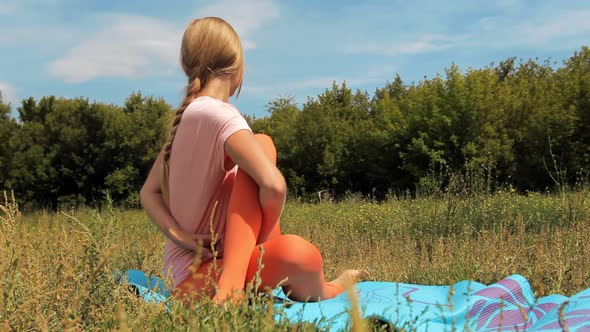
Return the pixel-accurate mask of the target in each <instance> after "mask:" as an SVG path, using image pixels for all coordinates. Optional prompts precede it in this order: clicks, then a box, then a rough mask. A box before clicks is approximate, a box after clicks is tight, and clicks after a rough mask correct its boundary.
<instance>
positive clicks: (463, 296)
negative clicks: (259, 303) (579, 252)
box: [126, 270, 590, 332]
mask: <svg viewBox="0 0 590 332" xmlns="http://www.w3.org/2000/svg"><path fill="white" fill-rule="evenodd" d="M126 276H127V278H126V282H127V283H128V284H129V285H132V286H133V287H134V288H135V289H136V291H137V294H138V296H141V297H143V298H144V299H145V300H146V301H148V302H162V301H165V300H166V298H167V297H168V296H169V293H168V291H167V290H166V289H165V288H164V283H163V282H162V281H161V280H160V279H158V278H155V277H148V276H146V275H145V274H144V273H143V272H141V271H136V270H129V271H127V273H126ZM355 292H356V293H357V294H358V297H359V303H360V307H361V312H362V316H363V317H365V318H374V319H377V320H380V321H383V322H388V323H391V324H393V325H394V326H395V327H400V328H401V327H404V326H406V327H410V328H415V329H416V330H417V331H451V330H456V331H464V330H466V329H467V330H472V331H498V330H502V331H506V330H515V331H516V330H517V331H562V324H563V325H564V326H565V325H567V328H568V329H569V331H587V332H588V331H590V289H587V290H585V291H582V292H580V293H578V294H576V295H574V296H572V297H569V298H568V297H566V296H562V295H549V296H545V297H542V298H539V299H536V298H535V296H534V295H533V292H532V290H531V286H530V284H529V282H528V281H527V280H526V278H524V277H523V276H521V275H513V276H510V277H508V278H506V279H503V280H501V281H499V282H497V283H495V284H492V285H489V286H486V285H483V284H480V283H477V282H474V281H461V282H458V283H456V284H454V285H453V286H452V287H451V286H425V285H412V284H405V283H395V282H380V281H367V282H360V283H358V284H356V285H355ZM274 296H275V297H276V298H277V301H276V304H275V305H276V306H277V308H279V307H283V309H282V310H283V312H284V314H283V315H282V316H281V315H277V316H276V319H284V318H287V319H289V320H290V321H291V322H293V323H298V322H313V323H316V324H318V325H319V327H320V328H322V329H329V330H330V331H343V330H347V328H348V327H349V326H350V325H349V324H350V317H349V315H348V312H347V310H348V309H349V308H350V302H349V300H348V297H347V295H346V294H340V295H339V296H337V297H335V298H333V299H330V300H324V301H320V302H315V303H300V302H293V301H291V300H289V299H288V298H287V296H286V295H285V294H284V293H283V292H282V290H280V289H275V290H274ZM285 302H288V303H289V304H290V305H289V306H286V307H284V305H283V303H285ZM560 310H561V314H562V317H561V319H560Z"/></svg>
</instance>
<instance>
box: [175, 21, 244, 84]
mask: <svg viewBox="0 0 590 332" xmlns="http://www.w3.org/2000/svg"><path fill="white" fill-rule="evenodd" d="M242 53H243V52H242V43H241V42H240V38H239V37H238V34H237V33H236V32H235V30H234V29H233V28H232V27H231V26H230V25H229V24H228V23H227V22H226V21H224V20H222V19H220V18H218V17H205V18H201V19H196V20H193V21H192V22H191V23H190V24H189V25H188V27H187V28H186V30H185V31H184V34H183V36H182V46H181V49H180V63H181V65H182V69H183V70H184V72H185V74H186V76H187V77H188V81H189V85H191V84H192V85H195V88H196V90H199V89H200V88H202V87H204V86H205V85H206V84H207V82H208V81H209V80H210V79H211V78H212V77H214V76H219V75H224V74H229V75H232V78H233V80H232V83H233V84H232V87H231V94H232V95H233V93H234V92H235V91H236V90H237V91H238V94H239V89H240V87H241V85H242V76H243V70H244V62H243V55H242ZM197 86H198V87H197Z"/></svg>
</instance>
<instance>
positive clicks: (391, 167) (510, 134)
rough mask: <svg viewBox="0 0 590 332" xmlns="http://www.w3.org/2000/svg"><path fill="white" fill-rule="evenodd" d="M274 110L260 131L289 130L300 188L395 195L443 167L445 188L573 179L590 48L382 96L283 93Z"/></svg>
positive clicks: (284, 138) (337, 91) (283, 142)
mask: <svg viewBox="0 0 590 332" xmlns="http://www.w3.org/2000/svg"><path fill="white" fill-rule="evenodd" d="M269 111H270V116H267V117H264V118H261V119H256V120H255V121H254V126H253V129H254V130H255V131H258V132H265V133H269V134H271V136H276V137H277V141H278V143H277V147H278V150H279V155H281V156H282V158H279V167H281V169H282V170H283V172H284V173H285V174H286V176H287V180H288V182H289V184H290V188H291V190H293V191H294V192H295V193H296V195H305V193H308V194H309V195H308V197H315V194H316V193H318V192H320V193H324V192H328V193H330V196H334V195H342V194H344V193H346V192H347V191H353V192H361V193H363V194H369V195H371V196H372V197H377V198H383V197H384V196H385V195H386V194H387V193H388V192H398V193H400V192H405V191H406V190H408V189H409V190H411V191H415V190H416V189H417V186H418V187H419V186H421V183H425V181H428V177H430V176H432V174H433V172H434V173H436V174H438V175H441V176H443V177H445V178H444V179H442V180H441V181H440V182H439V185H441V186H443V187H444V186H447V185H448V183H449V181H450V177H449V176H450V175H451V174H459V173H462V174H465V175H467V176H469V174H479V175H480V176H482V177H483V178H486V179H494V181H493V183H488V184H487V185H486V187H487V188H488V189H489V190H491V189H493V188H494V187H498V186H502V185H505V184H509V185H512V186H514V187H516V188H517V189H518V190H521V191H524V190H545V189H546V188H552V187H554V186H556V185H557V186H560V187H567V186H571V185H573V184H574V183H575V182H576V181H577V180H579V179H580V178H581V177H584V176H587V174H588V169H589V167H590V134H589V133H590V127H589V126H590V125H589V124H590V49H589V48H588V47H583V48H582V49H581V51H579V52H576V53H575V54H574V56H572V57H571V58H570V59H568V60H566V61H564V64H563V66H562V67H561V68H559V69H557V70H556V69H555V68H554V67H553V65H552V64H551V63H549V62H548V61H545V62H543V63H538V62H536V61H533V60H528V61H521V62H517V61H516V60H515V59H514V58H509V59H507V60H505V61H503V62H500V63H499V64H498V65H497V66H493V65H492V66H490V67H486V68H482V69H468V70H467V71H466V72H464V73H463V72H461V70H460V69H459V68H458V67H457V66H456V65H452V66H451V67H450V68H448V69H446V71H445V75H444V76H442V75H437V76H435V77H434V78H432V79H425V80H423V81H420V82H418V83H412V84H410V85H407V84H405V83H404V82H403V81H402V79H401V78H400V77H399V76H396V77H395V78H394V80H393V82H389V83H387V84H386V85H385V86H384V87H383V88H378V89H377V90H376V91H375V93H374V95H373V96H372V97H369V96H368V95H367V93H363V92H361V91H356V92H353V91H351V90H350V89H349V88H348V87H347V86H346V84H345V83H344V84H342V85H337V84H335V83H334V84H333V86H332V87H331V88H330V89H326V90H325V91H324V93H322V94H320V95H319V96H317V98H310V99H308V101H307V102H306V103H305V104H304V105H303V106H302V108H301V109H298V108H297V106H296V105H294V104H293V103H292V102H291V101H290V100H285V99H277V100H275V101H273V102H271V103H270V104H269ZM279 137H280V138H279Z"/></svg>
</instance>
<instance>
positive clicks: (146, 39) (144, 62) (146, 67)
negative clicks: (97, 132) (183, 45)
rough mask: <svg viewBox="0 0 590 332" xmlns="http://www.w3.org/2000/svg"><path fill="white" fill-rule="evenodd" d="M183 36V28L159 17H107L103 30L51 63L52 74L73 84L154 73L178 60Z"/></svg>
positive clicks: (50, 71)
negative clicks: (99, 78)
mask: <svg viewBox="0 0 590 332" xmlns="http://www.w3.org/2000/svg"><path fill="white" fill-rule="evenodd" d="M181 36H182V32H181V31H179V30H178V29H176V28H175V27H173V26H171V25H169V24H167V23H166V22H163V21H161V20H158V19H154V18H149V17H144V16H123V15H116V16H111V17H107V18H106V22H105V26H104V27H103V28H102V30H101V31H99V32H98V33H96V34H94V35H91V36H89V37H88V38H87V39H86V40H84V41H82V43H80V44H79V45H78V46H76V47H74V48H72V49H70V50H69V51H68V52H67V53H66V54H65V56H64V57H62V58H60V59H58V60H56V61H53V62H51V63H50V64H49V73H50V74H51V75H52V76H54V77H57V78H60V79H63V80H64V81H66V82H70V83H78V82H83V81H88V80H92V79H95V78H98V77H126V78H135V77H141V76H146V75H149V74H154V73H155V72H158V71H161V70H162V67H164V68H171V67H173V66H174V65H176V64H177V63H178V54H179V48H180V38H181Z"/></svg>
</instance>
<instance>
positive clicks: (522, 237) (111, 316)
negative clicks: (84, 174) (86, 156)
mask: <svg viewBox="0 0 590 332" xmlns="http://www.w3.org/2000/svg"><path fill="white" fill-rule="evenodd" d="M0 207H1V208H0V287H1V288H0V329H2V330H55V329H57V330H72V331H74V330H103V329H109V330H110V329H119V330H128V329H131V330H158V331H160V330H182V331H186V330H215V331H217V330H221V331H229V330H232V331H233V330H257V331H258V330H261V331H275V330H279V331H280V330H294V329H296V330H302V331H306V330H314V327H313V326H312V325H301V326H292V325H289V324H288V323H287V322H283V323H280V324H277V323H276V322H275V321H274V319H273V315H274V314H277V312H274V311H272V309H271V308H272V306H270V305H268V303H267V302H266V301H268V300H267V299H265V298H264V297H255V298H252V299H250V301H245V302H243V303H241V304H238V305H233V306H230V307H223V306H216V305H213V304H212V303H211V302H210V301H202V302H198V303H192V304H191V305H190V306H188V307H186V306H183V305H181V304H180V303H178V302H176V301H170V302H169V303H167V304H149V303H144V302H143V301H142V300H140V299H138V298H137V297H136V296H135V295H134V294H133V293H132V292H130V291H129V290H128V289H127V288H126V287H125V286H123V285H120V284H119V282H118V280H117V273H118V272H120V271H124V270H128V269H139V270H143V271H145V272H147V273H150V274H153V275H156V276H161V270H162V266H163V262H162V253H163V246H164V237H163V236H162V235H161V234H160V233H159V232H158V231H157V229H156V228H155V227H154V226H153V225H152V224H151V223H150V221H149V220H148V218H147V216H146V215H145V214H144V213H143V212H142V211H138V210H129V211H125V210H118V209H115V208H112V207H107V208H105V209H103V210H101V211H97V210H92V209H78V210H70V211H64V212H60V213H49V212H45V211H39V212H36V213H31V214H27V215H21V214H20V212H19V209H18V206H17V204H16V202H15V201H14V199H13V198H11V197H5V198H4V202H3V203H2V204H0ZM282 226H283V232H284V233H294V234H298V235H301V236H303V237H305V238H307V239H309V240H311V242H313V243H314V244H315V245H316V246H317V247H318V248H319V249H320V251H321V252H322V254H323V255H324V265H325V272H326V277H327V278H333V277H335V276H336V275H337V274H338V273H339V272H340V271H342V270H344V269H347V268H367V269H369V270H370V272H371V278H372V279H375V280H386V281H399V282H408V283H418V284H452V283H454V282H456V281H459V280H462V279H472V280H476V281H479V282H482V283H493V282H496V281H498V280H500V279H502V278H504V277H506V276H508V275H511V274H514V273H519V274H522V275H524V276H525V277H527V278H528V279H529V280H532V281H533V287H534V290H535V292H536V293H537V295H539V296H542V295H546V294H549V293H561V294H565V295H571V294H573V293H577V292H579V291H581V290H582V289H585V288H588V287H590V270H589V269H588V266H590V242H589V241H588V239H589V238H590V191H589V190H587V189H584V188H580V189H579V190H576V191H568V192H561V193H559V194H557V195H550V194H536V193H530V194H527V195H519V194H516V193H513V192H511V191H510V190H506V191H504V192H497V193H494V194H484V193H473V192H470V193H469V192H448V193H439V194H436V195H429V196H419V197H418V198H414V199H409V198H407V199H406V198H392V199H389V200H388V201H386V202H382V203H372V202H370V201H368V200H365V199H362V198H359V197H354V196H351V197H349V198H348V199H345V200H344V201H341V202H337V203H332V202H324V203H320V204H307V203H301V202H297V201H295V200H293V201H290V202H288V204H287V206H286V209H285V213H284V215H283V220H282ZM167 306H168V309H167ZM261 308H266V309H264V310H261ZM358 326H361V327H362V326H365V325H364V323H363V324H361V325H358Z"/></svg>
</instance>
